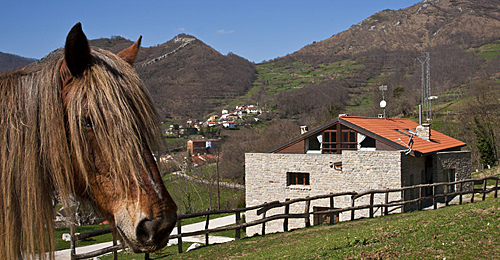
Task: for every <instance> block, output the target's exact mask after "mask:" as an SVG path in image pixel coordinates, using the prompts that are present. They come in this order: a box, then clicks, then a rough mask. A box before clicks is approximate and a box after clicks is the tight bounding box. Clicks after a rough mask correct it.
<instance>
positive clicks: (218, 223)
mask: <svg viewBox="0 0 500 260" xmlns="http://www.w3.org/2000/svg"><path fill="white" fill-rule="evenodd" d="M234 223H236V216H235V215H231V216H227V217H221V218H216V219H213V220H210V224H209V226H208V228H217V227H223V226H227V225H231V224H234ZM203 229H205V222H199V223H194V224H190V225H184V226H182V232H193V231H198V230H203ZM176 234H177V228H174V230H173V231H172V235H176ZM232 240H234V238H229V237H218V236H209V238H208V241H209V243H210V244H218V243H225V242H229V241H232ZM182 241H183V242H194V243H200V244H205V235H201V236H194V237H183V238H182ZM112 245H113V242H107V243H101V244H95V245H90V246H81V247H77V248H76V253H77V254H82V253H88V252H92V251H95V250H98V249H101V248H105V247H109V246H112ZM171 245H177V239H171V240H170V241H169V243H168V246H171ZM70 253H71V250H70V249H65V250H59V251H56V252H55V257H56V258H55V259H56V260H70V259H71V257H70Z"/></svg>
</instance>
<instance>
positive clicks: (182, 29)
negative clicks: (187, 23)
mask: <svg viewBox="0 0 500 260" xmlns="http://www.w3.org/2000/svg"><path fill="white" fill-rule="evenodd" d="M185 30H186V28H184V27H181V28H177V31H180V32H183V31H185Z"/></svg>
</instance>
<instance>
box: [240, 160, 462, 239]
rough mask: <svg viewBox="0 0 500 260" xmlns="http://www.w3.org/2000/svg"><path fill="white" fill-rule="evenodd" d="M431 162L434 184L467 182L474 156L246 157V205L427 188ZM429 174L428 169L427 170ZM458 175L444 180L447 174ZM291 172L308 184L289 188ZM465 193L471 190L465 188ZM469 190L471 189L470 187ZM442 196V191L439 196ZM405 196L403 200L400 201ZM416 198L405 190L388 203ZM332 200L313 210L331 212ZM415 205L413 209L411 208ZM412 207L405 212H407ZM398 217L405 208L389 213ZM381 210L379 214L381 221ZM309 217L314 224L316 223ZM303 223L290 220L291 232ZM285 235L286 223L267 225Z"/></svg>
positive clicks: (253, 230) (297, 207)
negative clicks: (304, 177) (338, 164)
mask: <svg viewBox="0 0 500 260" xmlns="http://www.w3.org/2000/svg"><path fill="white" fill-rule="evenodd" d="M340 161H341V162H342V168H341V169H336V167H335V166H334V163H335V162H340ZM429 162H432V166H431V168H432V176H433V180H432V181H433V182H434V183H437V182H443V181H447V179H449V178H455V180H462V179H469V178H470V177H471V175H470V173H471V161H470V152H468V151H449V152H439V153H437V154H434V155H432V156H430V157H413V156H411V155H406V154H405V152H404V151H349V150H344V151H342V154H278V153H247V154H246V158H245V182H246V206H247V207H250V206H254V205H260V204H263V203H265V202H271V201H281V202H283V201H285V200H286V199H294V198H305V197H307V196H315V195H324V194H328V193H340V192H346V191H354V192H365V191H369V190H375V189H377V190H379V189H397V188H401V187H406V186H413V185H417V184H422V183H426V180H425V173H426V165H427V168H428V167H429V165H428V164H429ZM427 170H429V169H427ZM445 172H447V173H448V174H450V172H452V173H454V174H455V176H454V177H453V176H451V177H445V176H444V175H445V174H444V173H445ZM287 173H308V174H309V185H288V186H287ZM463 188H465V189H467V187H463ZM469 188H470V187H469ZM438 192H442V191H438ZM402 196H404V197H402ZM417 196H418V191H417V190H415V191H407V192H405V193H404V194H398V193H391V195H390V197H389V201H398V200H402V199H404V200H410V199H414V198H416V197H417ZM384 202H385V195H384V194H380V195H376V196H375V204H383V203H384ZM329 203H330V202H329V199H323V200H315V201H312V202H311V205H310V210H313V208H314V207H329ZM351 203H352V201H351V197H350V196H343V197H336V198H335V200H334V204H335V208H346V207H350V206H351ZM365 204H369V196H365V197H362V198H359V199H357V200H356V205H365ZM410 206H411V205H410ZM304 209H305V202H302V203H295V204H292V205H291V207H290V213H304ZM406 209H408V210H410V209H411V207H406V208H405V210H406ZM389 210H390V211H391V212H392V213H394V212H402V211H403V209H402V208H392V209H391V208H389ZM381 212H382V209H376V210H375V216H380V215H381ZM281 213H284V208H283V207H282V208H275V209H271V210H269V211H268V212H267V216H271V215H274V214H281ZM367 216H368V210H362V211H356V215H355V218H359V217H367ZM260 218H262V216H257V211H256V210H253V211H247V212H246V221H247V222H251V221H254V220H257V219H260ZM350 218H351V213H350V212H344V213H341V214H340V215H339V221H346V220H350ZM313 221H314V220H313V216H312V214H311V219H310V223H313ZM304 223H305V221H304V219H290V220H289V229H294V228H302V227H304V226H305V224H304ZM272 232H283V220H274V221H271V222H268V223H267V224H266V233H272ZM260 233H261V225H257V226H253V227H249V228H247V230H246V234H247V236H253V235H254V234H260Z"/></svg>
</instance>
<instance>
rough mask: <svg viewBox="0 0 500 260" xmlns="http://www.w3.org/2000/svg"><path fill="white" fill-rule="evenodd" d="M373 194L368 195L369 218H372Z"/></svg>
mask: <svg viewBox="0 0 500 260" xmlns="http://www.w3.org/2000/svg"><path fill="white" fill-rule="evenodd" d="M374 196H375V194H374V193H370V218H373V199H374Z"/></svg>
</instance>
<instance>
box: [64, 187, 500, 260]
mask: <svg viewBox="0 0 500 260" xmlns="http://www.w3.org/2000/svg"><path fill="white" fill-rule="evenodd" d="M499 179H500V178H498V177H485V178H481V179H470V180H461V181H455V182H447V183H433V184H422V185H416V186H411V187H403V188H398V189H383V190H370V191H366V192H362V193H357V192H341V193H330V194H325V195H318V196H311V197H306V198H298V199H287V200H285V201H284V202H280V201H272V202H268V203H264V204H261V205H256V206H252V207H247V208H239V209H230V210H211V211H204V212H198V213H193V214H185V215H179V216H178V219H177V234H176V235H171V236H170V237H169V238H170V239H177V245H178V251H179V253H182V238H183V237H190V236H197V235H205V244H206V245H208V244H209V234H210V233H215V232H222V231H229V230H234V231H235V239H236V240H239V239H240V236H241V230H243V229H245V228H247V227H251V226H256V225H262V230H261V231H262V235H265V234H266V223H267V222H269V221H273V220H278V219H283V230H284V231H285V232H286V231H288V230H289V224H288V220H289V219H301V218H302V219H304V226H305V227H309V226H311V223H310V217H311V215H313V216H315V215H327V216H334V215H338V214H340V213H342V212H350V213H351V220H354V219H355V212H356V211H359V210H368V217H369V218H373V217H374V216H375V212H376V211H379V210H380V212H381V213H380V215H388V214H390V213H391V212H393V211H395V209H402V208H404V207H407V208H408V210H413V209H418V210H422V209H423V208H424V203H426V202H432V207H433V209H437V208H438V201H439V200H440V199H441V200H442V201H443V203H444V205H445V206H448V203H449V201H450V199H451V198H454V197H456V196H458V197H459V198H458V203H459V204H462V203H463V201H464V199H463V196H464V195H469V194H470V195H471V196H470V202H471V203H473V202H474V201H475V196H476V194H481V195H482V200H485V199H486V194H487V193H491V192H494V197H495V198H497V197H498V190H499V188H498V181H499ZM488 180H490V181H494V185H490V186H491V187H490V188H489V189H488V185H487V182H488ZM476 185H481V187H480V188H475V186H476ZM441 190H442V192H441ZM408 191H418V196H417V197H416V198H410V199H405V194H406V193H407V192H408ZM425 191H431V192H430V193H431V194H430V195H426V192H425ZM392 193H397V194H401V198H402V199H401V200H396V201H389V198H390V194H392ZM377 194H383V196H384V198H385V199H384V203H379V204H375V199H374V198H375V195H377ZM344 196H350V199H351V206H350V207H347V208H335V207H334V206H335V205H334V201H335V200H334V198H336V197H344ZM365 197H368V198H369V200H368V201H369V203H368V204H362V205H356V201H359V200H360V198H365ZM320 199H329V209H328V210H321V211H313V212H311V209H310V205H311V201H315V200H320ZM298 202H305V208H304V212H303V213H290V205H292V204H295V203H298ZM274 208H284V210H283V212H284V213H282V214H273V215H271V216H266V215H267V214H266V213H267V212H268V211H269V210H270V209H274ZM249 210H257V215H259V216H260V215H262V218H261V219H257V220H254V221H251V222H246V223H241V222H242V221H241V215H242V212H246V211H249ZM233 213H234V214H235V216H236V223H235V224H234V225H230V226H226V227H220V228H211V229H209V228H208V227H209V223H210V216H211V215H214V214H233ZM200 216H206V221H205V229H204V230H198V231H192V232H185V233H182V232H181V229H182V223H181V222H182V220H183V219H189V218H194V217H200ZM331 220H332V218H331V217H330V218H329V221H328V224H333V223H335V221H331ZM71 230H72V231H71V232H72V233H71V237H72V242H71V259H84V258H90V257H95V256H98V255H102V254H105V253H110V252H114V254H115V259H116V251H117V250H120V249H123V248H124V247H123V246H122V245H117V244H116V239H115V236H113V237H114V239H113V240H114V244H113V246H111V247H108V248H104V249H101V250H98V251H95V252H91V253H87V254H78V255H77V254H76V253H75V243H74V241H76V240H82V239H85V238H88V237H92V236H96V235H101V234H107V233H110V232H112V230H111V228H107V229H104V230H97V231H93V232H89V233H83V234H79V235H75V234H74V228H73V227H72V229H71ZM145 259H149V254H145Z"/></svg>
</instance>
